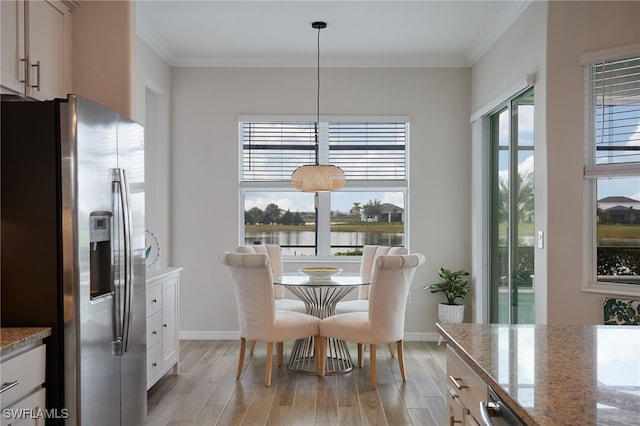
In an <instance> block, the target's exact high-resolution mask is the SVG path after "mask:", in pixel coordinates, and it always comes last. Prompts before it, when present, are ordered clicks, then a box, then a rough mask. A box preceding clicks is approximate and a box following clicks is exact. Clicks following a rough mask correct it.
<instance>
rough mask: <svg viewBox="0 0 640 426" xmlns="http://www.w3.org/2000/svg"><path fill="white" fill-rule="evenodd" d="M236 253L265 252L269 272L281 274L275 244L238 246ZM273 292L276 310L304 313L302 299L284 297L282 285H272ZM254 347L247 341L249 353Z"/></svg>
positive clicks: (280, 263)
mask: <svg viewBox="0 0 640 426" xmlns="http://www.w3.org/2000/svg"><path fill="white" fill-rule="evenodd" d="M236 252H237V253H262V254H266V255H267V256H268V257H269V260H270V261H271V273H272V274H273V276H274V277H275V276H278V275H281V274H282V272H283V271H284V266H283V264H282V247H280V246H279V245H277V244H255V245H252V246H238V248H236ZM273 294H274V297H275V300H276V310H278V311H294V312H301V313H303V314H304V313H305V312H306V308H305V306H304V303H303V302H302V300H296V299H289V298H287V297H286V295H285V292H284V287H282V286H281V285H274V286H273ZM255 347H256V342H255V341H253V340H252V341H250V342H249V353H250V354H253V351H254V349H255Z"/></svg>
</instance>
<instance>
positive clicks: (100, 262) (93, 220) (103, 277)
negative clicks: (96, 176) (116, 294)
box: [89, 211, 114, 300]
mask: <svg viewBox="0 0 640 426" xmlns="http://www.w3.org/2000/svg"><path fill="white" fill-rule="evenodd" d="M112 217H113V214H112V213H111V212H109V211H97V212H92V213H91V214H90V215H89V221H90V223H89V244H90V249H89V252H90V260H89V262H90V266H89V269H90V272H91V273H90V287H91V300H95V299H98V298H101V297H105V296H109V295H112V294H113V291H114V289H113V277H112V268H111V265H112V259H111V253H112V247H111V236H112V234H111V225H112V223H111V222H112Z"/></svg>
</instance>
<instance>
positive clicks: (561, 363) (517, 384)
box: [437, 324, 640, 426]
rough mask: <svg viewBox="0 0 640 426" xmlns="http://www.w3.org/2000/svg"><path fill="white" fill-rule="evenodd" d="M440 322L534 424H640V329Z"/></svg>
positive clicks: (444, 331)
mask: <svg viewBox="0 0 640 426" xmlns="http://www.w3.org/2000/svg"><path fill="white" fill-rule="evenodd" d="M437 326H438V329H439V331H440V333H441V334H442V335H443V336H444V338H445V339H446V340H447V342H448V343H449V345H450V346H451V348H452V349H453V350H454V351H456V352H457V353H458V354H459V355H460V356H461V357H462V358H463V359H464V360H465V361H466V362H467V363H468V364H469V366H470V367H471V368H472V369H473V370H474V371H475V372H476V373H477V374H478V376H480V377H481V378H482V379H483V380H484V381H485V382H486V383H487V384H488V385H489V386H491V388H493V389H494V390H495V391H496V393H497V394H498V395H499V396H500V397H501V398H502V399H503V400H504V401H505V402H506V403H507V404H508V405H509V406H511V407H512V409H513V410H514V411H515V412H516V413H517V414H518V415H519V416H520V417H521V418H522V419H523V420H524V421H525V422H526V423H527V424H529V425H545V426H546V425H554V426H555V425H581V426H582V425H638V424H640V327H635V326H578V325H499V324H437Z"/></svg>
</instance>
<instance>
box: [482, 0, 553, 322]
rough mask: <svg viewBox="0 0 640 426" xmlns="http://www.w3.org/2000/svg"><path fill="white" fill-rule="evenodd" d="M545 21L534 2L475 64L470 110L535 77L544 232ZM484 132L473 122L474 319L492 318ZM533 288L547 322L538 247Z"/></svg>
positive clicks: (540, 317) (539, 211)
mask: <svg viewBox="0 0 640 426" xmlns="http://www.w3.org/2000/svg"><path fill="white" fill-rule="evenodd" d="M546 21H547V3H546V2H534V3H532V4H531V5H530V6H529V7H528V8H527V10H526V11H525V12H524V13H523V14H522V15H521V16H520V17H519V18H518V19H517V20H516V22H514V24H513V25H512V26H511V28H510V29H509V30H508V31H506V32H505V34H504V35H503V36H502V37H501V38H500V39H499V40H498V41H497V42H496V43H495V44H494V45H493V46H492V47H491V49H489V50H488V51H487V52H486V53H485V55H483V57H482V58H481V59H480V60H479V61H478V62H477V63H476V64H475V65H474V66H473V69H472V78H471V82H472V83H471V86H472V90H471V104H472V106H473V107H472V111H471V112H472V114H473V115H477V114H480V113H488V112H489V111H488V110H487V109H488V108H489V109H490V108H495V107H497V106H498V104H499V103H502V102H504V101H506V100H507V99H508V98H509V97H512V96H514V95H515V94H516V92H517V91H519V90H522V89H523V88H524V87H525V86H526V78H527V75H535V84H534V97H535V101H534V102H535V117H534V120H535V124H534V126H535V127H534V134H535V188H536V191H535V197H536V199H535V204H536V206H535V221H536V224H535V228H536V230H541V231H545V230H546V222H547V209H546V205H547V196H546V194H547V191H546V188H547V184H548V182H547V175H546V173H545V171H546V152H547V144H546V138H545V134H546V131H545V128H546V120H545V118H546V114H545V110H546V109H545V108H546V90H545V84H546V48H547V46H546V44H547V33H546ZM484 143H485V142H484V135H483V131H482V120H481V119H478V120H476V121H475V123H474V132H473V176H474V179H473V181H472V182H471V185H472V186H473V191H472V194H473V195H472V197H473V200H472V204H473V231H472V232H473V250H474V252H473V253H474V254H473V270H474V273H473V278H474V281H475V291H474V293H473V294H472V298H473V305H474V307H475V308H476V309H475V311H474V312H475V314H476V315H475V317H474V320H475V321H477V322H483V321H486V320H487V319H488V312H487V310H486V306H488V301H487V297H488V296H487V291H486V288H487V287H488V283H487V280H486V274H487V273H488V271H486V270H485V269H484V265H485V261H486V259H485V257H486V256H487V252H488V235H487V234H486V232H487V231H486V220H485V216H484V215H483V213H484V212H486V211H487V208H488V207H487V205H486V203H488V202H489V201H488V200H487V199H486V198H485V197H483V194H485V192H483V185H484V182H483V176H486V174H487V173H489V171H488V167H489V166H488V164H487V162H486V160H485V158H484V157H483V149H484V148H483V144H484ZM535 256H536V265H535V271H534V273H535V291H536V300H535V305H536V312H535V318H536V322H538V323H545V322H546V290H547V288H546V283H547V281H546V261H547V257H546V256H547V252H546V250H544V249H542V250H541V249H536V252H535Z"/></svg>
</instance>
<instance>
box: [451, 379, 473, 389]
mask: <svg viewBox="0 0 640 426" xmlns="http://www.w3.org/2000/svg"><path fill="white" fill-rule="evenodd" d="M459 380H462V379H461V378H460V377H453V376H449V381H450V382H451V383H453V386H455V387H456V389H458V390H461V389H468V388H469V386H467V385H463V384H461V383H460V382H459Z"/></svg>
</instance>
